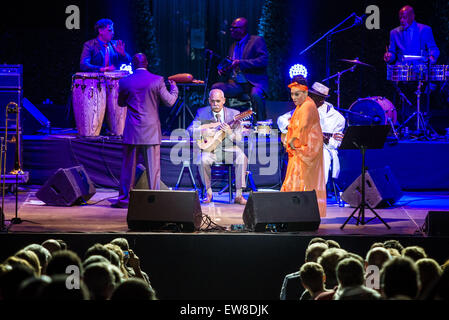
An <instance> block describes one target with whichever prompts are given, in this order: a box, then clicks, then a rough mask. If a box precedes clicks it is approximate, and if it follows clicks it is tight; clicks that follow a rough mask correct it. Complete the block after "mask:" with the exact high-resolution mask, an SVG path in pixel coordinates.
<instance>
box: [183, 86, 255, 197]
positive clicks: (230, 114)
mask: <svg viewBox="0 0 449 320" xmlns="http://www.w3.org/2000/svg"><path fill="white" fill-rule="evenodd" d="M225 101H226V99H225V97H224V93H223V91H221V90H220V89H212V90H211V91H210V94H209V104H210V106H208V107H204V108H201V109H198V111H197V114H196V116H195V119H194V120H193V122H192V124H191V125H190V126H189V127H188V128H187V130H188V131H189V133H190V136H192V137H193V138H194V139H197V138H198V137H200V136H202V137H213V136H217V135H216V133H217V132H219V131H222V132H223V135H220V137H223V140H222V141H220V140H218V141H217V145H216V147H211V148H206V149H202V150H201V152H200V154H199V156H200V159H198V162H197V163H199V170H200V176H201V181H202V183H203V185H204V186H205V187H206V196H205V198H204V199H203V203H210V202H211V201H212V200H213V194H212V187H211V165H212V164H214V163H234V165H235V185H236V189H237V191H236V197H235V200H234V203H238V204H241V205H245V204H246V199H245V198H244V197H243V188H245V187H246V169H247V167H248V158H247V157H246V155H245V153H244V152H243V150H242V149H241V148H240V147H239V146H237V145H234V143H238V142H240V141H242V127H241V123H240V122H239V121H237V122H236V123H234V125H235V128H232V127H231V126H230V125H229V124H228V123H231V122H232V121H233V119H234V118H235V116H237V115H238V114H239V111H237V110H234V109H230V108H226V107H224V104H225ZM210 141H212V140H210ZM200 148H201V146H200ZM229 187H230V188H231V186H229Z"/></svg>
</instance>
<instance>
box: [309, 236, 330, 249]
mask: <svg viewBox="0 0 449 320" xmlns="http://www.w3.org/2000/svg"><path fill="white" fill-rule="evenodd" d="M314 243H326V240H324V239H323V238H320V237H315V238H312V239H311V240H310V241H309V244H308V245H307V246H308V247H310V245H312V244H314ZM326 245H327V243H326Z"/></svg>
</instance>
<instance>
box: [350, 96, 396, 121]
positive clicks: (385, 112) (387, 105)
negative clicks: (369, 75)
mask: <svg viewBox="0 0 449 320" xmlns="http://www.w3.org/2000/svg"><path fill="white" fill-rule="evenodd" d="M349 111H351V113H349V125H351V126H354V125H387V124H390V120H391V122H392V123H393V124H396V122H397V113H396V108H395V107H394V105H393V103H391V101H390V100H388V99H387V98H384V97H368V98H362V99H358V100H357V101H356V102H354V103H353V104H352V105H351V106H350V107H349Z"/></svg>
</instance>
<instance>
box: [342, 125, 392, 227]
mask: <svg viewBox="0 0 449 320" xmlns="http://www.w3.org/2000/svg"><path fill="white" fill-rule="evenodd" d="M389 131H390V128H389V126H388V125H382V126H350V127H348V131H347V132H346V134H345V136H344V138H343V141H342V143H341V146H340V149H359V150H360V152H361V153H362V174H361V178H362V186H361V201H360V204H359V206H358V207H357V208H355V210H354V211H353V212H352V213H351V215H350V216H349V217H348V219H346V221H345V223H343V225H342V226H341V227H340V229H342V230H343V228H344V227H345V225H346V224H347V223H348V222H349V220H350V219H351V218H354V219H356V220H357V226H358V225H359V224H361V225H362V226H363V225H365V224H367V223H369V222H371V221H372V220H374V219H376V218H378V219H379V220H380V221H381V222H382V223H383V224H384V225H385V226H386V227H387V228H388V229H391V227H390V226H389V225H388V224H387V223H386V222H385V221H384V220H383V219H382V218H381V217H380V216H379V215H378V214H377V212H376V211H374V209H373V208H371V206H370V205H369V204H368V203H367V202H366V194H365V181H366V180H365V174H366V166H365V153H366V150H367V149H382V148H383V146H384V144H385V140H386V138H387V134H388V132H389ZM365 209H369V210H370V211H371V212H372V213H373V214H374V217H373V218H371V219H370V220H368V221H365ZM357 211H358V212H359V214H358V217H357V218H355V216H354V215H355V214H356V212H357Z"/></svg>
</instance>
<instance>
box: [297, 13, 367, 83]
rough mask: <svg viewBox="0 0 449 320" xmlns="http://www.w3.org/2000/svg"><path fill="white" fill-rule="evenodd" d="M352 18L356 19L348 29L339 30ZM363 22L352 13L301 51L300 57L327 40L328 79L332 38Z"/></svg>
mask: <svg viewBox="0 0 449 320" xmlns="http://www.w3.org/2000/svg"><path fill="white" fill-rule="evenodd" d="M351 18H355V21H354V23H353V24H352V25H351V26H349V27H347V28H344V29H342V30H337V29H338V28H340V27H341V26H342V25H343V24H344V23H345V22H346V21H348V20H349V19H351ZM362 22H363V19H362V18H361V17H359V16H357V15H356V14H355V12H353V13H351V14H350V15H349V16H348V17H347V18H346V19H344V20H343V21H342V22H340V23H339V24H337V25H336V26H335V27H333V28H332V29H330V30H329V31H328V32H326V33H325V34H324V35H322V36H321V37H320V38H319V39H318V40H316V41H315V42H314V43H312V44H311V45H309V46H308V47H307V48H305V49H304V50H303V51H301V52H300V53H299V55H303V54H304V53H306V52H307V51H309V50H310V49H311V48H312V47H313V46H315V45H316V44H317V43H318V42H320V41H321V40H323V39H324V38H327V46H326V77H329V76H330V56H331V55H330V48H331V42H332V38H331V36H332V35H333V34H336V33H339V32H342V31H346V30H348V29H351V28H352V27H355V26H357V25H361V24H362Z"/></svg>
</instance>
